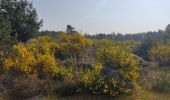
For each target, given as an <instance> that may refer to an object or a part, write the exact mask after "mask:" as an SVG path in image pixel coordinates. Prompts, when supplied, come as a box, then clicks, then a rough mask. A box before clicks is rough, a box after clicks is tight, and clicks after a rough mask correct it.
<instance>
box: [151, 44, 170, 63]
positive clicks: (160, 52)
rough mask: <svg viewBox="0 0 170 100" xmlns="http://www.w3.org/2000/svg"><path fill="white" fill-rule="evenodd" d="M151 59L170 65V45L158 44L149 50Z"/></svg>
mask: <svg viewBox="0 0 170 100" xmlns="http://www.w3.org/2000/svg"><path fill="white" fill-rule="evenodd" d="M149 55H150V58H151V60H153V61H156V62H158V63H159V64H160V65H161V66H167V65H170V62H169V61H170V46H169V45H166V44H157V45H156V46H155V47H153V48H151V49H150V50H149Z"/></svg>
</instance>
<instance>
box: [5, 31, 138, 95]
mask: <svg viewBox="0 0 170 100" xmlns="http://www.w3.org/2000/svg"><path fill="white" fill-rule="evenodd" d="M96 48H97V49H98V50H97V51H96ZM96 48H95V47H94V42H93V41H92V40H89V39H87V38H85V37H84V36H82V35H80V34H72V35H69V34H65V33H61V34H58V35H57V36H56V37H49V36H41V37H38V38H36V39H31V40H29V41H27V42H26V43H18V44H16V45H13V47H12V51H11V52H10V54H9V55H8V56H7V57H5V58H4V59H3V60H2V62H3V67H4V69H5V70H6V71H7V72H10V71H11V70H12V71H16V74H17V75H23V76H24V77H28V78H30V79H40V80H41V79H51V80H54V81H56V82H57V83H58V82H59V83H64V84H63V85H60V86H59V87H55V89H57V90H54V89H53V90H52V91H57V93H60V90H61V91H62V92H61V94H63V93H66V94H73V93H88V94H104V95H111V96H116V95H118V94H126V93H132V91H133V89H134V87H135V86H136V79H137V76H138V68H137V66H138V61H137V60H136V59H135V58H134V57H133V56H132V54H131V53H129V52H128V51H127V50H126V49H124V48H122V47H119V46H117V47H110V48H109V47H107V48H98V47H96ZM89 49H91V51H89ZM92 51H93V52H92ZM96 52H97V53H96ZM90 53H93V56H91V55H90ZM96 54H98V58H99V59H97V58H96ZM94 55H95V56H94ZM90 57H94V59H95V60H96V61H95V62H94V63H89V62H88V61H87V60H89V59H91V58H90ZM98 62H101V63H98ZM78 64H79V65H78ZM81 64H82V65H81ZM87 64H88V65H87ZM105 68H111V70H113V71H115V72H116V73H117V74H111V75H112V76H111V77H110V76H107V74H106V75H105V74H102V72H103V70H104V69H105ZM106 73H109V72H107V71H106ZM115 75H116V76H115ZM117 77H119V79H118V78H117ZM71 84H73V85H71ZM52 87H53V86H52ZM69 91H70V93H69Z"/></svg>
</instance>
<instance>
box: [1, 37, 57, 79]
mask: <svg viewBox="0 0 170 100" xmlns="http://www.w3.org/2000/svg"><path fill="white" fill-rule="evenodd" d="M58 48H59V46H58V45H57V44H56V43H55V42H54V41H52V39H51V38H50V37H48V36H43V37H39V38H37V39H32V40H30V41H28V42H27V43H25V44H22V43H19V44H17V45H14V46H13V52H12V53H11V55H10V56H9V57H8V58H6V59H5V60H4V63H3V65H4V68H6V69H8V70H9V69H17V70H19V71H21V72H23V73H24V74H26V75H27V76H28V77H31V78H35V77H38V76H39V75H41V74H42V73H50V74H52V75H54V74H56V73H58V72H59V68H58V67H59V64H58V63H57V61H56V59H55V56H54V52H55V49H58Z"/></svg>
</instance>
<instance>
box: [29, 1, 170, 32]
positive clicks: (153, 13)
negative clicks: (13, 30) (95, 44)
mask: <svg viewBox="0 0 170 100" xmlns="http://www.w3.org/2000/svg"><path fill="white" fill-rule="evenodd" d="M28 1H30V2H33V5H34V7H35V8H36V9H37V12H38V16H39V18H40V19H43V27H42V28H41V30H46V29H47V30H55V31H65V30H66V26H67V25H72V26H73V27H75V28H76V30H77V31H78V32H82V33H88V34H96V33H112V32H115V33H118V32H119V33H124V34H125V33H138V32H147V31H157V30H158V29H162V30H164V29H165V27H166V26H167V25H168V24H170V6H169V4H170V0H28Z"/></svg>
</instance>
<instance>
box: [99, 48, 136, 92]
mask: <svg viewBox="0 0 170 100" xmlns="http://www.w3.org/2000/svg"><path fill="white" fill-rule="evenodd" d="M98 56H99V59H100V61H101V62H102V63H103V65H104V67H110V68H112V69H113V70H115V71H117V72H118V73H119V75H120V78H121V79H120V80H118V81H117V82H116V84H117V85H116V87H117V88H118V92H122V93H124V92H127V91H129V92H130V90H129V88H128V86H127V85H128V83H130V84H133V85H134V86H135V85H136V84H137V82H136V80H137V77H138V66H139V64H138V60H137V59H135V58H134V57H133V55H132V54H131V53H129V52H128V51H126V50H124V49H122V48H121V47H119V46H116V47H110V48H101V49H98ZM114 81H115V80H113V83H115V82H114Z"/></svg>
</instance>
